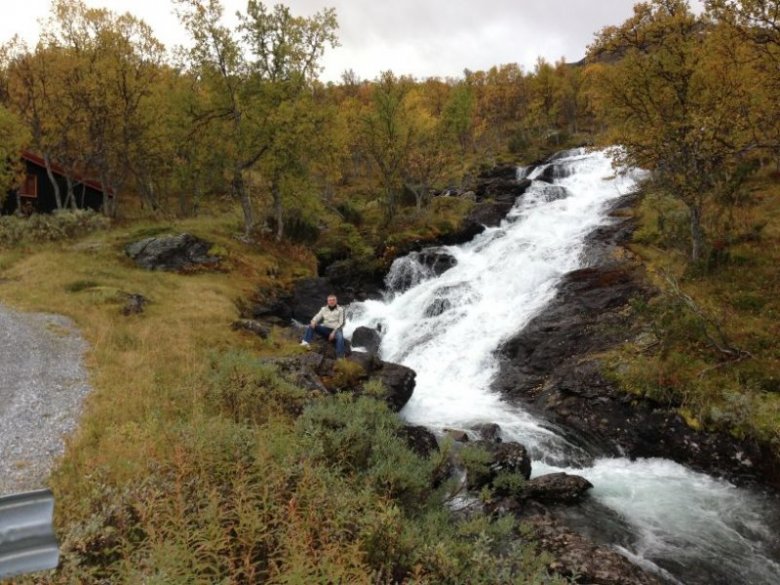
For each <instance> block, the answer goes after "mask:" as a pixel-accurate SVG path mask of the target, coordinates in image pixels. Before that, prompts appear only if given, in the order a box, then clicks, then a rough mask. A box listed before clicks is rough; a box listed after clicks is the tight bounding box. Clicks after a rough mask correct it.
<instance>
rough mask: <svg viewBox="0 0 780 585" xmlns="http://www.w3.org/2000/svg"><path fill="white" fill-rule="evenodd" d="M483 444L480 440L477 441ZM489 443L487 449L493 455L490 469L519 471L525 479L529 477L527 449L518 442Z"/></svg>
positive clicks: (495, 471) (497, 471) (494, 470)
mask: <svg viewBox="0 0 780 585" xmlns="http://www.w3.org/2000/svg"><path fill="white" fill-rule="evenodd" d="M479 444H480V445H482V444H483V442H482V441H480V442H479ZM487 444H488V445H491V447H490V449H489V451H490V452H491V453H492V455H493V462H492V463H491V464H490V469H491V471H492V472H493V473H495V474H498V473H500V472H502V471H507V472H510V473H519V474H520V475H522V476H523V477H524V478H525V479H528V478H530V477H531V456H530V455H529V453H528V450H527V449H526V448H525V447H524V446H523V445H521V444H520V443H514V442H507V443H498V444H495V443H487Z"/></svg>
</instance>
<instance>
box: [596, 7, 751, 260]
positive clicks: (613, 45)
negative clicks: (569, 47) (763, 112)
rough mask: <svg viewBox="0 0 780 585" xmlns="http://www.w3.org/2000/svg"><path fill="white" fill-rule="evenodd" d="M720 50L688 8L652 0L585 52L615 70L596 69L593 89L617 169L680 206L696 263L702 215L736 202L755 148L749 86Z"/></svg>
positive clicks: (605, 31) (701, 250) (703, 20)
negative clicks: (652, 184)
mask: <svg viewBox="0 0 780 585" xmlns="http://www.w3.org/2000/svg"><path fill="white" fill-rule="evenodd" d="M720 42H721V39H720V38H719V37H718V36H717V35H715V34H712V29H711V23H709V22H708V20H707V18H706V15H705V16H703V17H697V16H696V15H694V14H693V13H692V12H691V10H690V7H689V5H688V3H687V2H685V1H683V0H652V1H650V2H642V3H639V4H637V5H636V6H635V7H634V15H633V16H632V17H631V18H630V19H628V20H627V21H626V22H625V23H623V24H622V25H620V26H615V27H607V28H605V29H603V30H602V31H601V32H600V33H599V35H598V36H597V39H596V41H595V43H594V44H593V45H592V46H591V47H590V57H591V59H593V60H598V59H599V58H602V59H603V58H604V57H605V56H610V55H611V56H612V57H613V59H612V60H614V61H615V62H614V63H613V64H609V65H606V64H605V65H601V66H600V67H599V68H598V69H597V71H596V73H595V84H594V85H595V92H596V94H597V99H598V103H599V105H600V107H601V109H602V114H603V115H606V116H608V117H609V121H610V123H611V131H610V132H609V133H608V136H609V141H610V142H612V143H617V144H620V145H622V150H620V151H619V157H620V159H621V160H622V162H624V163H626V164H629V165H632V166H637V167H643V168H646V169H649V170H651V171H652V172H653V176H654V180H655V181H656V182H657V184H658V185H659V186H660V187H662V188H663V189H664V190H665V191H666V192H668V193H669V194H671V195H673V196H674V197H677V198H678V199H679V200H680V201H682V202H683V203H684V204H685V205H686V207H687V209H688V213H689V219H690V239H691V252H690V257H691V259H692V260H693V261H699V260H701V259H702V256H703V253H704V250H705V245H706V234H705V232H704V228H703V216H704V214H705V213H706V212H707V210H708V208H709V207H710V206H711V205H713V204H716V203H717V201H716V199H719V200H720V201H728V200H730V199H732V200H733V194H734V192H735V191H737V190H739V189H740V188H741V182H742V179H744V177H745V176H746V172H745V169H746V168H747V167H746V166H745V165H746V164H747V162H748V161H746V155H747V154H748V153H749V152H751V151H752V150H754V149H756V148H758V147H759V146H760V144H759V143H758V142H757V141H756V137H755V134H754V130H755V128H756V120H755V119H752V118H751V116H750V115H749V113H748V112H747V109H746V108H747V106H748V104H749V102H750V97H749V95H747V93H746V92H747V91H749V90H748V86H746V85H745V84H744V81H745V80H744V77H743V76H742V75H741V73H740V71H739V68H738V66H737V62H736V61H724V60H723V59H722V58H721V57H722V51H721V50H719V49H720V48H722V47H719V45H718V43H720Z"/></svg>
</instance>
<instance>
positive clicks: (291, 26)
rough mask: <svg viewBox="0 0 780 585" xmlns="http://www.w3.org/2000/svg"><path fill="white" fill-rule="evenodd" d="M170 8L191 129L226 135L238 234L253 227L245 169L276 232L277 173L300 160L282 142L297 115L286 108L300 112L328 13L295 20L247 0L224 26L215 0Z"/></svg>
mask: <svg viewBox="0 0 780 585" xmlns="http://www.w3.org/2000/svg"><path fill="white" fill-rule="evenodd" d="M176 4H177V6H178V14H179V18H180V20H181V22H182V24H183V25H184V27H185V28H186V29H187V32H188V33H189V35H190V37H191V39H192V46H191V47H190V48H189V49H188V50H187V51H186V52H185V57H186V65H187V67H188V68H189V70H190V72H191V74H192V75H193V76H194V77H195V79H196V80H197V81H198V88H197V91H198V93H199V95H200V96H201V97H202V99H201V100H200V101H199V103H197V104H195V108H194V111H193V124H194V127H195V128H198V127H205V126H211V125H217V126H218V127H219V128H221V130H222V131H223V132H224V133H225V135H226V136H229V140H228V141H227V142H226V144H225V145H224V148H225V159H226V163H227V166H228V169H227V172H228V173H229V175H230V177H231V179H230V185H231V191H232V194H233V196H234V197H235V198H236V199H237V200H238V201H239V202H240V203H241V208H242V210H243V215H244V231H245V234H246V235H249V234H250V233H251V231H252V229H253V228H254V226H255V223H256V218H255V214H254V211H253V207H252V199H251V195H250V192H249V189H248V187H247V173H248V172H249V171H250V170H251V169H253V168H257V169H261V170H263V171H265V172H266V176H265V179H266V180H267V181H268V183H269V184H270V187H271V193H272V198H273V207H274V215H275V216H276V220H277V226H278V227H277V229H278V230H281V226H282V225H283V222H282V217H281V215H282V187H281V184H282V178H283V174H284V172H287V169H291V168H292V167H293V166H295V165H296V164H297V163H299V162H300V161H301V157H300V156H299V153H298V152H297V146H296V148H295V149H293V148H291V147H292V145H293V143H294V141H291V140H290V139H289V133H293V134H295V133H296V131H297V129H296V128H295V125H296V124H297V122H298V120H299V119H300V118H298V117H297V116H291V115H289V110H290V108H292V109H299V108H300V104H301V103H302V102H301V100H305V99H306V98H305V94H306V93H307V92H308V91H309V90H310V87H311V83H312V82H313V81H314V80H315V79H316V77H317V74H318V73H319V65H318V60H319V59H320V57H321V56H322V54H323V52H324V50H325V48H326V47H327V46H328V45H331V46H333V45H335V44H336V43H337V39H336V34H335V31H336V28H337V23H336V16H335V12H334V11H333V10H332V9H326V10H323V11H322V12H320V13H318V14H316V15H315V16H313V17H311V18H303V17H296V16H293V15H292V13H291V12H290V9H289V8H287V7H286V6H283V5H281V4H280V5H277V6H276V7H275V8H274V9H272V10H269V9H268V8H266V7H265V5H264V4H263V3H261V2H257V1H255V0H250V1H249V2H248V3H247V9H246V12H245V13H240V14H239V19H240V24H239V25H238V26H237V27H235V28H230V27H229V26H227V25H225V24H224V23H223V22H222V18H223V11H224V10H223V7H222V4H221V3H220V2H219V0H176ZM304 144H305V143H304V142H303V141H301V143H300V146H301V147H303V145H304ZM294 150H295V152H293V151H294ZM261 163H262V164H261ZM258 165H259V166H258ZM277 236H278V237H279V238H281V231H278V232H277Z"/></svg>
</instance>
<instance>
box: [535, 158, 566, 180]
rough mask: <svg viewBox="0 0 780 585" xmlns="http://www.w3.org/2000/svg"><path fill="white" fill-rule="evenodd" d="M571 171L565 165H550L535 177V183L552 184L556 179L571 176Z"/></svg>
mask: <svg viewBox="0 0 780 585" xmlns="http://www.w3.org/2000/svg"><path fill="white" fill-rule="evenodd" d="M572 172H573V171H572V169H571V167H570V166H569V165H567V164H566V163H551V164H549V165H547V166H546V167H545V168H544V170H542V172H541V173H539V175H537V176H536V180H537V181H545V182H547V183H554V182H555V180H556V179H565V178H566V177H569V176H571V175H572Z"/></svg>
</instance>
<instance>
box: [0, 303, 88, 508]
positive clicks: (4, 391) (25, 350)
mask: <svg viewBox="0 0 780 585" xmlns="http://www.w3.org/2000/svg"><path fill="white" fill-rule="evenodd" d="M86 349H87V344H86V342H85V341H84V340H83V339H82V337H81V335H80V334H79V332H78V330H77V329H76V328H75V326H74V325H73V323H72V321H70V319H67V318H65V317H62V316H59V315H46V314H39V313H19V312H17V311H13V310H11V309H9V308H8V307H6V306H4V305H2V304H0V495H7V494H10V493H14V492H18V491H24V490H31V489H36V488H40V487H45V486H46V481H47V478H48V476H49V472H50V471H51V468H52V465H53V463H54V460H55V458H56V457H58V456H59V455H61V454H62V452H63V448H64V438H65V437H66V436H67V435H68V434H69V433H71V432H72V431H73V430H74V429H75V428H76V421H77V419H78V416H79V413H80V411H81V404H82V400H83V398H84V396H85V395H86V394H87V392H89V390H90V388H89V385H88V382H87V372H86V369H85V368H84V364H83V360H82V358H83V354H84V351H85V350H86Z"/></svg>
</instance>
